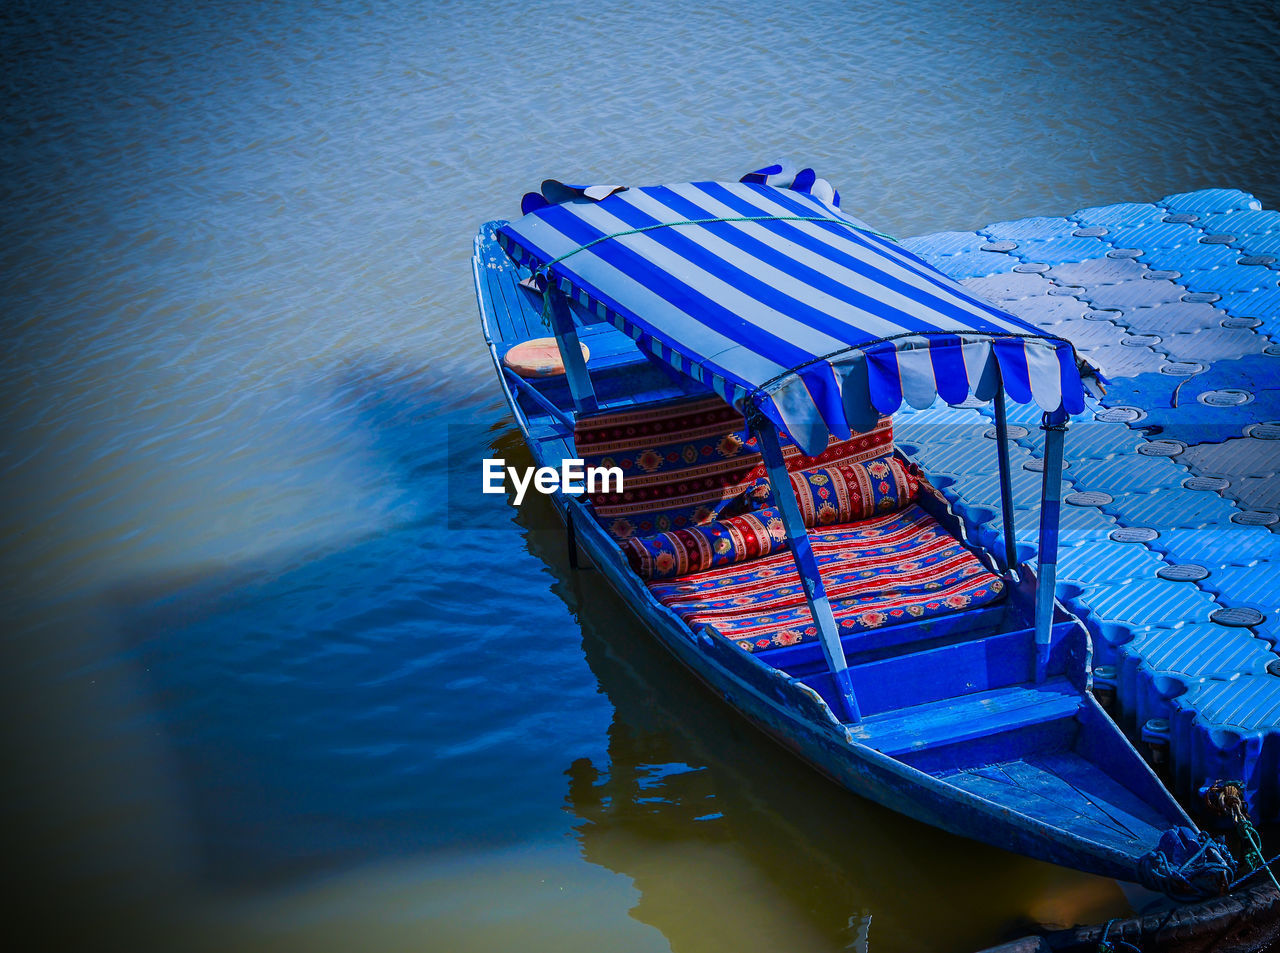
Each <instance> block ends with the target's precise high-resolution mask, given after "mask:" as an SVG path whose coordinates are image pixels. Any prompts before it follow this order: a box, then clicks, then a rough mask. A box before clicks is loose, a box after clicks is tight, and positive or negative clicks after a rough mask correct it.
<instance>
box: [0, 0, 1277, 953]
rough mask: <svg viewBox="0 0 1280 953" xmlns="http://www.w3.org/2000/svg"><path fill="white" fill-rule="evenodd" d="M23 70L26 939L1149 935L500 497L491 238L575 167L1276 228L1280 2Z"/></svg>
mask: <svg viewBox="0 0 1280 953" xmlns="http://www.w3.org/2000/svg"><path fill="white" fill-rule="evenodd" d="M0 41H2V42H3V62H4V64H5V65H4V74H3V75H4V83H5V95H4V100H3V106H0V123H2V125H0V131H2V133H3V143H4V145H3V149H2V151H0V163H2V164H0V171H2V172H3V175H2V176H0V190H3V191H2V194H3V202H2V203H0V209H2V211H0V215H3V219H4V226H5V227H4V238H5V241H4V243H3V247H0V302H2V307H0V316H2V317H0V320H3V328H4V348H3V374H0V423H2V424H3V430H4V441H3V445H2V446H0V470H2V473H3V475H2V476H0V481H2V482H0V492H2V494H3V499H4V501H5V507H4V512H3V516H2V525H0V533H2V534H3V545H2V546H0V561H2V562H0V568H2V569H3V576H2V578H3V586H4V600H5V614H6V619H7V623H6V631H5V635H4V646H5V655H4V659H3V676H0V677H2V678H3V692H0V698H2V699H3V707H2V708H0V713H2V714H3V716H4V718H5V730H4V732H3V752H2V753H3V755H4V758H5V761H4V763H5V765H6V772H5V785H4V798H5V807H4V810H5V832H6V834H5V837H6V843H5V848H6V852H7V853H6V857H7V864H6V867H7V868H8V872H9V877H8V878H7V879H8V880H9V881H10V882H9V883H8V884H6V890H5V893H6V899H7V900H8V901H10V903H11V904H12V906H13V909H14V911H15V912H13V913H11V914H10V926H11V928H12V929H13V930H18V929H19V928H21V930H25V931H37V932H36V935H37V937H38V939H39V941H40V942H39V943H38V947H43V948H59V949H60V948H72V947H74V948H77V949H79V948H93V949H116V948H128V949H131V950H135V951H137V950H152V949H155V950H176V949H182V950H202V949H209V950H226V949H233V948H234V949H242V950H286V949H298V950H309V951H329V950H333V951H339V950H351V949H357V948H358V949H366V950H399V949H404V950H442V951H472V950H474V951H489V950H506V949H521V950H530V951H540V950H547V951H551V950H555V951H558V953H560V951H576V950H582V951H588V950H590V951H596V950H601V949H616V950H627V951H632V950H635V951H649V950H658V951H662V950H675V951H678V953H696V951H703V950H708V951H709V950H724V949H733V950H735V951H740V953H747V951H777V950H783V949H785V950H789V951H838V950H846V949H851V950H866V949H870V950H873V951H875V953H893V951H908V950H935V951H941V953H946V951H963V950H972V949H975V948H977V947H981V946H985V945H988V944H990V943H994V942H997V941H999V940H1001V939H1004V938H1007V937H1010V936H1014V935H1017V934H1018V933H1019V932H1020V931H1023V930H1025V929H1026V928H1029V927H1031V926H1034V925H1035V924H1037V923H1070V922H1072V921H1075V920H1088V919H1101V918H1105V917H1107V916H1112V915H1119V914H1124V913H1125V912H1127V911H1128V910H1129V909H1130V908H1131V904H1140V903H1142V902H1144V898H1143V897H1140V896H1137V895H1127V894H1126V893H1125V891H1124V890H1123V889H1122V888H1121V887H1120V886H1119V885H1117V884H1116V883H1114V882H1112V881H1107V880H1102V879H1098V878H1093V877H1088V876H1084V875H1079V874H1075V873H1072V872H1070V871H1065V870H1060V869H1057V868H1053V867H1049V866H1047V865H1044V864H1039V863H1035V862H1032V861H1029V860H1025V859H1022V858H1018V857H1014V856H1011V855H1007V854H1004V853H1001V852H999V851H996V850H993V849H989V848H985V847H981V846H979V845H976V844H973V843H969V842H966V841H962V840H959V839H956V838H952V837H948V836H945V835H941V834H939V833H937V832H935V831H933V830H931V829H929V828H926V827H922V826H920V825H918V824H914V823H912V822H909V821H906V820H904V819H902V818H900V817H898V816H897V815H895V814H893V813H892V812H889V811H886V810H883V809H881V808H878V807H875V806H873V805H870V804H868V803H865V802H863V801H860V800H858V799H856V798H854V797H852V796H851V795H848V794H845V793H844V792H842V791H840V790H837V789H836V788H834V787H833V786H831V785H830V784H828V783H827V782H825V781H824V780H822V779H821V778H819V777H817V776H816V775H814V774H812V773H811V772H809V771H808V770H807V769H805V768H804V767H802V766H801V765H800V764H799V763H798V762H795V761H793V760H792V759H791V758H790V757H789V756H787V755H785V754H783V753H782V752H781V751H780V750H777V749H775V748H774V747H773V746H771V744H769V743H768V742H767V741H765V740H764V739H763V738H761V737H759V736H757V735H756V734H754V733H753V732H752V731H751V730H750V729H749V728H748V727H747V726H746V725H745V723H742V722H740V721H738V720H736V719H735V717H734V716H733V715H732V714H731V713H730V712H729V711H727V710H726V709H724V708H723V707H722V706H721V705H719V704H718V703H717V702H716V701H715V700H714V699H712V698H711V697H710V696H709V695H708V694H707V693H705V692H704V691H703V690H702V689H700V688H699V687H698V686H697V685H696V684H695V683H693V682H692V680H691V679H690V678H689V677H688V676H686V675H685V674H683V673H682V671H680V670H679V669H678V668H677V667H676V666H675V664H674V663H673V662H671V661H669V660H668V659H667V658H666V657H664V656H663V655H661V654H660V652H659V650H658V649H657V648H656V647H654V646H652V645H651V644H649V642H648V641H647V639H646V636H645V634H644V632H643V631H641V630H640V628H639V627H638V625H637V624H636V623H635V622H634V621H632V620H631V618H630V617H629V615H628V614H627V611H626V609H625V607H624V606H623V605H622V604H621V603H620V602H619V600H618V599H617V598H616V597H614V596H613V595H612V594H611V593H610V592H608V591H607V590H605V589H604V587H603V586H602V584H601V582H600V580H599V579H598V578H596V577H594V576H593V575H592V574H590V573H586V574H574V573H571V572H570V571H569V570H568V567H567V565H566V562H565V554H564V544H563V535H562V533H563V531H562V529H561V528H560V526H559V524H558V523H557V522H556V521H555V517H554V514H553V513H552V512H551V510H550V508H549V506H548V505H547V503H546V502H545V501H543V500H531V501H530V502H528V503H526V505H525V506H524V507H523V508H522V510H521V511H519V512H517V511H515V510H514V509H511V508H510V507H508V506H506V504H505V503H504V502H503V501H502V500H500V499H496V498H494V497H486V496H481V495H480V493H479V492H478V489H479V459H480V458H481V457H482V456H486V455H501V456H506V457H508V458H512V459H515V460H519V459H521V458H522V455H524V451H523V450H522V449H521V445H520V442H519V439H518V436H517V434H516V433H515V430H514V427H513V424H512V421H511V419H510V418H509V416H508V414H507V412H506V410H505V407H504V405H503V404H502V402H501V400H500V398H499V397H498V394H497V389H496V387H495V382H494V379H493V371H492V368H491V366H490V364H489V360H488V356H487V354H486V352H485V349H484V347H483V344H482V340H481V336H480V332H479V329H478V325H477V319H476V312H475V305H474V298H473V292H472V287H471V271H470V262H469V259H470V254H471V241H472V237H473V235H474V233H475V230H476V228H477V226H478V225H479V223H480V222H482V221H484V220H486V219H491V218H499V217H509V216H513V215H515V214H517V207H518V201H519V196H520V194H521V193H522V192H524V191H526V190H528V189H531V188H536V186H537V183H538V182H539V181H540V180H541V179H542V178H544V177H548V176H554V177H558V178H564V179H566V180H569V181H587V182H600V181H605V182H617V181H620V182H627V183H634V184H649V183H654V182H661V181H679V180H687V179H692V178H736V177H737V176H738V175H740V174H741V173H743V172H746V171H749V170H750V169H753V168H756V167H758V166H760V165H763V164H766V163H768V162H770V161H772V160H774V159H775V158H778V157H787V158H791V159H793V160H795V161H798V162H800V163H801V164H807V165H812V166H813V167H815V168H816V169H817V170H818V172H819V174H820V175H823V176H825V177H827V178H828V179H830V180H831V181H832V182H833V183H834V184H836V186H837V187H838V188H839V189H840V191H841V193H842V195H843V199H844V204H845V207H846V208H847V209H849V210H850V211H852V212H854V213H855V214H858V215H860V216H862V217H864V218H865V219H867V220H868V221H869V222H871V223H872V224H873V225H875V226H876V227H878V228H882V229H884V230H886V231H889V232H891V233H893V234H898V235H912V234H920V233H924V232H929V231H937V230H942V229H948V228H972V227H975V226H978V225H981V224H984V223H986V222H989V221H995V220H1001V219H1011V218H1020V217H1024V216H1029V215H1035V214H1055V213H1063V212H1068V211H1071V210H1073V209H1076V208H1079V207H1082V206H1087V205H1091V204H1107V203H1112V202H1118V201H1124V200H1129V199H1135V200H1147V199H1151V198H1155V197H1159V196H1161V195H1164V194H1167V193H1170V192H1175V191H1182V190H1187V189H1194V188H1201V187H1207V186H1214V185H1220V186H1230V187H1238V188H1242V189H1246V190H1249V191H1252V192H1253V193H1254V194H1256V195H1257V196H1258V197H1259V198H1261V199H1262V200H1263V202H1264V203H1265V204H1266V205H1267V206H1268V207H1272V208H1274V207H1277V206H1280V144H1278V142H1277V138H1276V132H1275V130H1276V129H1277V128H1280V109H1278V106H1277V103H1280V97H1278V96H1277V93H1278V92H1280V90H1278V89H1277V86H1280V83H1278V82H1277V79H1276V75H1277V74H1276V71H1275V66H1274V64H1275V62H1276V59H1277V56H1278V55H1280V20H1278V17H1277V12H1276V9H1275V7H1274V5H1273V4H1271V3H1266V2H1257V3H1236V4H1230V5H1223V4H1201V3H1192V2H1176V3H1154V2H1143V3H1133V4H1127V5H1113V4H1111V3H1104V2H1096V3H1088V4H1084V3H1082V4H1072V5H1071V7H1070V15H1069V16H1068V15H1067V14H1066V13H1065V8H1064V7H1062V6H1061V5H1058V6H1053V5H1037V4H1032V3H1010V2H995V0H991V2H979V0H966V2H941V0H921V2H917V3H913V4H910V5H905V4H903V5H899V4H893V3H887V2H877V3H871V2H852V3H823V2H818V3H811V4H808V5H806V6H803V7H795V8H791V9H787V8H785V7H782V6H779V5H777V4H768V3H759V2H755V0H746V2H738V3H732V4H729V3H708V4H703V5H698V6H691V5H687V4H674V3H656V2H651V0H631V2H628V3H616V2H611V0H601V2H596V3H592V4H582V3H571V2H568V0H563V2H521V3H515V2H481V0H476V2H453V3H432V2H425V0H424V2H418V3H413V2H408V0H387V2H382V3H373V2H355V0H329V2H325V0H320V2H313V3H307V4H302V3H248V2H241V3H236V2H226V3H218V4H203V5H197V4H178V3H160V2H145V0H128V2H118V3H109V2H80V3H77V2H71V0H66V2H55V0H40V2H26V3H23V2H17V0H15V2H10V3H8V4H6V5H5V8H4V10H3V12H0ZM447 424H452V425H453V426H452V428H449V427H447V426H446V425H447ZM446 435H448V436H447V437H446ZM524 458H525V459H527V455H524ZM472 460H474V461H475V463H474V466H475V470H476V480H475V484H476V492H474V493H468V492H466V491H465V490H464V491H461V492H460V491H458V490H457V488H456V484H455V491H454V492H453V493H452V494H450V493H449V492H448V488H449V481H448V479H447V474H448V470H449V468H450V466H452V467H453V468H454V469H455V471H456V470H457V469H458V468H459V467H466V466H467V465H468V461H472ZM15 917H16V919H15Z"/></svg>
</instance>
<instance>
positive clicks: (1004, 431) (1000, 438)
mask: <svg viewBox="0 0 1280 953" xmlns="http://www.w3.org/2000/svg"><path fill="white" fill-rule="evenodd" d="M995 410H996V443H997V444H998V445H999V446H998V449H997V450H996V455H997V457H998V459H999V462H1000V516H1001V518H1002V519H1003V521H1004V562H1005V565H1006V566H1007V567H1008V569H1009V572H1010V573H1014V572H1017V568H1018V541H1017V539H1016V537H1015V534H1014V528H1013V475H1012V474H1011V473H1010V472H1009V421H1008V418H1007V417H1006V415H1005V409H1004V382H1003V381H1002V382H1001V383H1000V384H999V386H998V387H997V388H996V397H995Z"/></svg>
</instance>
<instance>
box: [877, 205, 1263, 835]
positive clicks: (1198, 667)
mask: <svg viewBox="0 0 1280 953" xmlns="http://www.w3.org/2000/svg"><path fill="white" fill-rule="evenodd" d="M903 244H904V245H906V246H907V247H908V248H910V249H912V250H913V251H914V252H916V253H917V254H919V255H920V256H921V257H923V258H924V259H926V260H927V261H929V262H930V263H932V264H933V265H935V266H936V267H938V268H940V269H941V270H942V271H944V272H946V273H947V274H948V275H950V276H952V277H953V278H956V279H958V280H960V281H961V282H963V283H964V284H965V285H967V286H968V287H969V288H970V289H972V290H974V291H978V292H980V293H981V294H983V295H985V296H986V297H987V298H989V299H991V300H992V301H994V302H997V303H998V304H1000V305H1001V306H1002V307H1004V308H1006V309H1008V310H1010V311H1012V312H1013V313H1015V314H1017V315H1019V316H1021V317H1023V318H1024V319H1026V320H1028V321H1030V322H1032V323H1033V324H1036V325H1038V326H1040V327H1043V328H1045V329H1047V330H1050V331H1052V332H1053V333H1055V334H1058V335H1061V336H1062V337H1065V338H1067V339H1069V340H1071V341H1072V342H1073V343H1074V344H1075V345H1076V347H1077V350H1078V351H1079V352H1080V353H1081V354H1082V355H1084V356H1085V357H1086V358H1087V359H1088V360H1089V361H1090V362H1091V363H1093V364H1094V365H1095V366H1096V367H1098V368H1099V369H1100V370H1101V372H1102V373H1103V374H1104V375H1105V377H1106V378H1107V379H1108V381H1109V384H1108V386H1107V394H1106V396H1105V397H1103V398H1102V399H1101V400H1100V401H1091V402H1090V406H1089V407H1088V409H1087V410H1086V412H1085V413H1084V414H1081V415H1079V416H1078V417H1077V418H1075V419H1074V420H1073V423H1072V426H1071V429H1070V432H1069V433H1068V435H1067V460H1068V462H1069V466H1068V468H1067V470H1066V471H1065V473H1064V478H1063V479H1064V485H1063V496H1064V502H1065V504H1066V505H1065V506H1064V507H1063V532H1062V545H1063V547H1064V549H1063V551H1062V554H1061V558H1060V566H1059V573H1058V593H1059V596H1060V598H1062V599H1063V600H1064V602H1065V603H1066V604H1067V605H1068V606H1069V607H1070V608H1071V609H1072V611H1074V612H1075V613H1076V614H1077V615H1078V616H1079V617H1080V618H1081V619H1082V620H1083V621H1084V622H1085V624H1086V625H1087V626H1088V628H1089V630H1090V632H1091V633H1092V635H1093V640H1094V650H1095V665H1097V666H1102V667H1103V672H1104V673H1105V676H1106V678H1107V679H1108V680H1110V679H1114V683H1115V688H1116V698H1117V706H1118V711H1117V715H1118V717H1119V719H1120V721H1121V723H1122V725H1123V726H1124V727H1125V728H1126V730H1127V731H1128V732H1129V733H1130V735H1131V737H1132V739H1133V740H1134V741H1135V743H1137V742H1141V741H1156V742H1163V741H1165V740H1167V742H1168V745H1169V758H1170V763H1171V767H1172V777H1173V780H1174V784H1175V787H1176V789H1177V793H1178V794H1180V795H1181V796H1183V797H1192V796H1194V795H1195V792H1196V790H1197V789H1198V788H1199V786H1200V785H1201V784H1203V783H1205V782H1206V781H1210V780H1214V779H1218V778H1239V779H1243V780H1244V781H1245V782H1246V787H1247V789H1248V794H1249V798H1250V802H1251V804H1252V806H1253V810H1254V813H1255V816H1256V818H1257V819H1258V820H1261V821H1267V822H1277V821H1280V535H1277V526H1280V260H1278V259H1280V212H1274V211H1269V210H1264V209H1262V207H1261V204H1260V203H1259V202H1258V201H1257V200H1256V199H1255V198H1253V197H1252V196H1251V195H1249V194H1247V193H1245V192H1240V191H1236V190H1231V189H1210V190H1206V191H1200V192H1188V193H1183V194H1179V195H1170V196H1167V197H1166V198H1164V199H1161V200H1160V201H1158V202H1149V203H1125V204H1121V205H1108V206H1103V207H1099V208H1088V209H1081V210H1080V211H1078V212H1075V213H1073V214H1071V215H1066V216H1062V217H1041V218H1031V219H1024V220H1021V221H1014V222H997V223H996V224H994V225H989V226H987V227H986V228H983V229H980V230H978V231H976V232H943V233H939V234H935V235H925V236H922V237H919V238H913V239H907V240H906V241H904V242H903ZM972 403H973V406H972V407H971V413H972V415H973V417H972V420H971V421H969V422H968V423H965V422H963V419H962V420H961V421H960V422H957V419H956V416H955V414H956V412H955V411H954V410H946V411H945V413H938V412H936V411H935V410H912V409H911V408H909V407H906V406H904V407H903V408H902V410H901V411H900V412H899V414H898V417H897V418H896V419H897V420H898V421H899V422H900V423H899V427H898V430H899V436H900V443H901V445H902V446H903V448H904V449H906V450H907V451H908V452H910V453H913V454H914V455H915V456H916V458H917V459H918V460H919V461H920V463H921V465H922V466H924V467H925V468H926V470H928V471H929V472H930V473H932V474H933V475H934V476H935V480H936V483H937V484H938V486H939V489H941V491H942V492H943V493H944V495H946V496H947V498H948V499H949V500H950V501H951V502H952V504H953V506H954V507H955V509H956V511H957V512H958V513H959V514H960V515H961V516H962V517H963V519H964V521H965V523H966V525H967V527H968V529H969V531H970V532H971V533H973V534H974V535H975V537H976V538H978V539H981V540H982V541H983V542H985V543H986V544H988V545H989V546H991V548H992V550H993V551H995V552H1003V547H1004V542H1003V537H1002V535H1001V533H1002V529H1001V521H1000V519H999V513H1000V489H999V485H998V481H997V480H996V477H995V474H994V472H993V470H994V468H993V465H992V462H991V461H992V460H993V458H994V455H993V454H991V453H990V443H989V442H988V441H990V440H993V439H994V437H995V433H994V430H993V426H992V425H993V423H994V420H993V416H992V412H991V409H990V407H989V406H981V405H978V404H977V403H976V402H972ZM1038 424H1039V421H1038V414H1037V412H1036V411H1035V409H1034V408H1031V409H1030V410H1028V409H1027V408H1026V407H1018V408H1010V414H1009V430H1010V434H1009V436H1010V442H1011V446H1010V455H1011V459H1012V461H1013V469H1014V486H1013V497H1014V506H1015V535H1016V537H1017V539H1018V541H1019V543H1024V544H1030V543H1033V542H1034V540H1035V535H1036V532H1037V524H1038V513H1037V512H1036V502H1037V500H1038V496H1039V479H1040V473H1039V471H1038V469H1037V468H1038V460H1039V457H1040V454H1041V448H1042V446H1043V442H1042V439H1041V436H1042V435H1041V433H1040V431H1039V429H1038ZM1026 552H1030V549H1029V548H1028V549H1027V550H1026Z"/></svg>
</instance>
